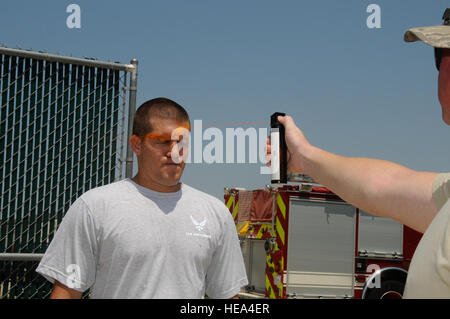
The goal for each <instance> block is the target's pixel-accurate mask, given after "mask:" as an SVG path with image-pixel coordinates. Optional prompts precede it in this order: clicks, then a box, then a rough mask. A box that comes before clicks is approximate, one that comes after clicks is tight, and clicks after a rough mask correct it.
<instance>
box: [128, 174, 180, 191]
mask: <svg viewBox="0 0 450 319" xmlns="http://www.w3.org/2000/svg"><path fill="white" fill-rule="evenodd" d="M132 180H133V182H135V183H136V184H138V185H140V186H142V187H145V188H148V189H150V190H152V191H155V192H159V193H175V192H178V191H179V190H180V189H181V187H182V185H183V184H182V183H178V184H176V185H171V186H167V185H161V184H159V183H156V182H154V181H152V180H150V179H145V178H142V176H141V175H139V174H137V175H136V176H135V177H133V178H132Z"/></svg>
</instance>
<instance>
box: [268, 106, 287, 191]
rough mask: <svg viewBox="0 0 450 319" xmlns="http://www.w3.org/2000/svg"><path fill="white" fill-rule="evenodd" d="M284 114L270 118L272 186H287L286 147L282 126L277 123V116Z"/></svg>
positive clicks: (279, 114)
mask: <svg viewBox="0 0 450 319" xmlns="http://www.w3.org/2000/svg"><path fill="white" fill-rule="evenodd" d="M285 115H286V114H285V113H280V112H276V113H274V114H272V116H271V117H270V148H271V165H270V166H271V168H272V182H271V183H272V184H287V146H286V139H285V136H284V134H285V130H284V126H283V124H281V123H280V121H278V116H285Z"/></svg>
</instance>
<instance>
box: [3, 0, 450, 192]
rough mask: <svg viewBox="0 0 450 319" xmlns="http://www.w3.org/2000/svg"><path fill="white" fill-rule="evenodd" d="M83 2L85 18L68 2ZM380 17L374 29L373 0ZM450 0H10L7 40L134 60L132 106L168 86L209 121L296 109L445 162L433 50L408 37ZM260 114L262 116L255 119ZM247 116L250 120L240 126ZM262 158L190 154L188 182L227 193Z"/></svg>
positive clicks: (345, 151) (346, 145)
mask: <svg viewBox="0 0 450 319" xmlns="http://www.w3.org/2000/svg"><path fill="white" fill-rule="evenodd" d="M70 3H76V4H78V5H79V6H80V7H81V23H82V25H81V29H69V28H67V26H66V18H67V16H68V15H69V14H68V13H66V7H67V6H68V5H69V4H70ZM371 3H375V4H378V5H379V6H380V8H381V28H380V29H369V28H368V27H367V25H366V19H367V17H368V16H369V13H367V12H366V8H367V6H368V5H369V4H371ZM447 6H449V7H450V5H449V3H448V1H443V0H433V1H426V0H420V1H407V2H406V1H400V0H390V1H377V0H372V1H361V0H346V1H344V0H341V1H335V0H334V1H333V0H329V1H323V0H322V1H276V2H275V1H234V0H228V1H206V0H201V1H194V0H192V1H186V0H185V1H136V0H134V1H81V0H80V1H77V0H73V1H71V2H69V1H3V2H2V9H1V11H0V30H2V32H1V37H0V44H2V43H3V44H4V45H6V46H8V47H20V48H24V49H31V48H32V49H34V50H46V51H47V52H50V53H59V54H62V55H73V56H76V57H84V56H86V57H95V58H97V59H99V60H106V61H108V60H109V61H120V62H122V63H128V62H129V61H130V60H131V59H132V58H137V59H138V60H139V80H138V81H139V85H138V101H137V102H138V105H140V104H141V103H143V102H145V101H146V100H148V99H150V98H154V97H159V96H165V97H168V98H171V99H173V100H175V101H177V102H179V103H180V104H182V105H183V106H185V107H186V109H187V110H188V112H189V113H190V116H191V119H201V120H202V121H203V124H204V126H205V125H214V124H218V123H231V122H233V123H239V122H265V121H268V120H269V117H270V115H271V114H272V113H273V112H275V111H282V112H286V113H288V114H290V115H292V116H293V117H294V118H295V119H296V122H297V124H298V125H299V127H300V128H301V129H302V130H303V132H304V133H305V135H306V137H307V138H308V139H309V141H310V142H311V143H312V144H314V145H316V146H319V147H321V148H324V149H326V150H328V151H331V152H335V153H338V154H340V155H344V156H360V157H374V158H381V159H385V160H390V161H394V162H396V163H399V164H402V165H405V166H407V167H410V168H412V169H417V170H427V171H449V169H450V147H449V143H448V141H449V136H450V127H448V126H446V125H445V124H444V122H443V121H442V119H441V109H440V105H439V102H438V99H437V71H436V69H435V67H434V59H433V50H432V48H431V47H428V46H426V45H425V44H423V43H405V42H403V34H404V32H405V31H406V30H407V29H408V28H410V27H417V26H426V25H436V24H440V23H441V16H442V13H443V11H444V9H445V8H446V7H447ZM258 127H261V125H260V126H258ZM243 128H246V127H245V126H243ZM259 168H260V164H213V165H207V164H190V165H188V167H187V168H186V171H185V175H184V177H183V181H184V182H185V183H187V184H190V185H191V186H194V187H196V188H199V189H201V190H203V191H206V192H208V193H210V194H212V195H214V196H217V197H221V196H222V194H223V188H224V187H227V186H236V187H246V188H256V187H264V185H266V184H268V183H269V182H270V180H269V176H267V175H260V174H259Z"/></svg>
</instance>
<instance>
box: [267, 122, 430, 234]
mask: <svg viewBox="0 0 450 319" xmlns="http://www.w3.org/2000/svg"><path fill="white" fill-rule="evenodd" d="M279 120H280V122H281V123H282V124H283V125H284V126H285V128H286V143H287V146H288V150H289V157H290V158H289V164H288V169H289V170H291V171H294V172H298V173H305V174H307V175H309V176H311V177H312V178H313V179H314V180H315V181H317V182H318V183H320V184H322V185H324V186H326V187H328V188H329V189H330V190H331V191H333V192H334V193H336V194H337V195H338V196H340V197H341V198H342V199H344V200H345V201H347V202H348V203H350V204H352V205H354V206H356V207H358V208H360V209H362V210H364V211H366V212H368V213H370V214H372V215H377V216H384V217H389V218H392V219H394V220H397V221H399V222H401V223H402V224H405V225H407V226H409V227H411V228H413V229H415V230H417V231H420V232H424V231H425V230H426V229H427V227H428V225H429V224H430V223H431V221H432V220H433V218H434V216H435V215H436V213H437V208H436V206H435V203H434V201H433V198H432V183H433V180H434V178H435V177H436V175H437V173H430V172H417V171H414V170H411V169H408V168H406V167H404V166H401V165H398V164H395V163H392V162H388V161H384V160H378V159H369V158H349V157H343V156H339V155H336V154H333V153H329V152H327V151H324V150H321V149H319V148H317V147H314V146H312V145H311V144H309V142H308V141H307V140H306V138H305V137H304V135H303V133H302V132H301V131H300V129H299V128H298V127H297V126H296V125H295V123H294V120H293V119H292V118H291V117H290V116H286V117H279ZM267 148H268V153H269V154H270V146H268V147H267Z"/></svg>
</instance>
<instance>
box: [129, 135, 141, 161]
mask: <svg viewBox="0 0 450 319" xmlns="http://www.w3.org/2000/svg"><path fill="white" fill-rule="evenodd" d="M130 145H131V149H132V150H133V152H134V153H135V154H136V156H139V155H141V152H142V140H141V138H140V137H139V136H137V135H131V137H130Z"/></svg>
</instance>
